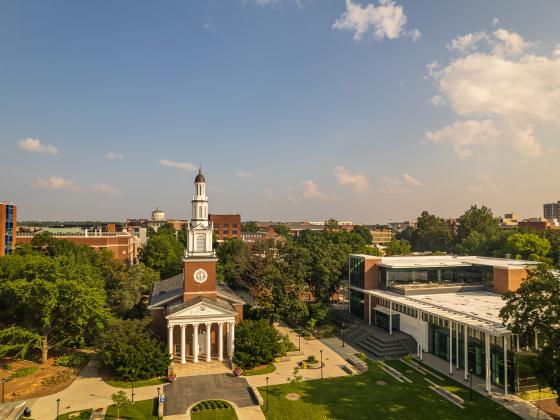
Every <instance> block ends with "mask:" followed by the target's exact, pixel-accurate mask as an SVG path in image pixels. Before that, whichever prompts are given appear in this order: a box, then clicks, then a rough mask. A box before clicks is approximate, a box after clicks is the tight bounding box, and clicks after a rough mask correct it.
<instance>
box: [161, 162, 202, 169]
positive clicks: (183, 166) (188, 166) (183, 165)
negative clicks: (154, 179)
mask: <svg viewBox="0 0 560 420" xmlns="http://www.w3.org/2000/svg"><path fill="white" fill-rule="evenodd" d="M159 164H160V165H163V166H168V167H170V168H177V169H181V170H183V171H194V170H195V169H196V167H195V166H194V165H193V164H192V163H189V162H175V161H174V160H167V159H160V160H159Z"/></svg>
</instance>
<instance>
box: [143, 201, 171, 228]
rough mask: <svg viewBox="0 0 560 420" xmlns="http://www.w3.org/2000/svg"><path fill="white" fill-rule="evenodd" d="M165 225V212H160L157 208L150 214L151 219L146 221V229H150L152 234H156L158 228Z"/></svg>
mask: <svg viewBox="0 0 560 420" xmlns="http://www.w3.org/2000/svg"><path fill="white" fill-rule="evenodd" d="M166 223H167V219H166V218H165V212H164V211H163V210H161V209H160V208H159V207H156V209H155V210H154V211H153V212H152V218H151V219H150V220H148V223H147V225H148V227H149V228H152V229H153V230H154V232H157V231H158V229H159V228H160V227H162V226H163V225H165V224H166Z"/></svg>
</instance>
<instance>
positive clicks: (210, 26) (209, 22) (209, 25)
mask: <svg viewBox="0 0 560 420" xmlns="http://www.w3.org/2000/svg"><path fill="white" fill-rule="evenodd" d="M202 28H204V30H206V31H210V32H214V31H215V30H216V24H215V23H214V19H212V18H211V17H210V18H208V19H206V22H204V25H202Z"/></svg>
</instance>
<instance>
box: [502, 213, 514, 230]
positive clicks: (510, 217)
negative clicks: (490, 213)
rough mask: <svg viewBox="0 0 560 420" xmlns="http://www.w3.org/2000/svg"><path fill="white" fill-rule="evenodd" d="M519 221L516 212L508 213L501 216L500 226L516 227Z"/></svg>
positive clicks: (506, 227)
mask: <svg viewBox="0 0 560 420" xmlns="http://www.w3.org/2000/svg"><path fill="white" fill-rule="evenodd" d="M518 223H519V222H518V219H517V214H516V213H506V214H504V217H501V218H500V226H501V227H502V228H504V229H512V228H516V227H517V224H518Z"/></svg>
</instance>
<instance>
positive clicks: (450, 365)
mask: <svg viewBox="0 0 560 420" xmlns="http://www.w3.org/2000/svg"><path fill="white" fill-rule="evenodd" d="M449 374H450V375H453V322H451V321H449Z"/></svg>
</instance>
